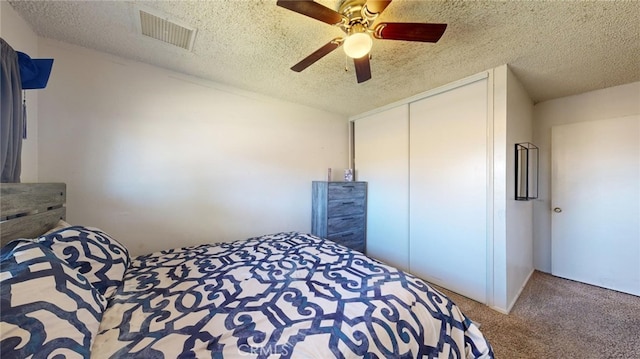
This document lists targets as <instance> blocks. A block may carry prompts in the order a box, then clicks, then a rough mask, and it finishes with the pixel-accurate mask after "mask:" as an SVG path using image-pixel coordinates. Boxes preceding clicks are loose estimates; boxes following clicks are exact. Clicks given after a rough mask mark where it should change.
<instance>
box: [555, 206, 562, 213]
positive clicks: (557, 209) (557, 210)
mask: <svg viewBox="0 0 640 359" xmlns="http://www.w3.org/2000/svg"><path fill="white" fill-rule="evenodd" d="M553 211H554V212H556V213H560V212H562V208H560V207H556V208H554V209H553Z"/></svg>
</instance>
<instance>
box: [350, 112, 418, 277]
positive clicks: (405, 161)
mask: <svg viewBox="0 0 640 359" xmlns="http://www.w3.org/2000/svg"><path fill="white" fill-rule="evenodd" d="M354 144H355V146H354V148H355V154H354V159H355V167H356V175H357V176H358V180H359V181H366V182H367V187H368V191H367V255H368V256H370V257H373V258H376V259H379V260H381V261H383V262H385V263H388V264H391V265H393V266H395V267H398V268H400V269H403V270H408V269H409V105H402V106H398V107H394V108H391V109H389V110H386V111H382V112H378V113H376V114H373V115H370V116H367V117H365V118H361V119H358V120H356V121H355V123H354Z"/></svg>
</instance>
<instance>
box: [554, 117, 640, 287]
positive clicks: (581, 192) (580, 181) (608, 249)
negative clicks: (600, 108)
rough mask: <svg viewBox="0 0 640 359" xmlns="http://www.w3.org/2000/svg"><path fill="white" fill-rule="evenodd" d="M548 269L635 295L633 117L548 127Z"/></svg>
mask: <svg viewBox="0 0 640 359" xmlns="http://www.w3.org/2000/svg"><path fill="white" fill-rule="evenodd" d="M551 138H552V140H551V141H552V196H551V198H552V201H551V202H552V203H551V206H552V207H551V209H552V214H551V217H552V221H551V224H552V236H551V243H552V244H551V251H552V252H551V258H552V259H551V262H552V263H551V264H552V267H551V271H552V273H553V274H554V275H556V276H560V277H564V278H568V279H573V280H577V281H580V282H584V283H589V284H593V285H597V286H601V287H605V288H610V289H614V290H618V291H621V292H626V293H631V294H635V295H640V116H631V117H624V118H617V119H607V120H599V121H590V122H580V123H574V124H568V125H562V126H555V127H553V128H552V130H551Z"/></svg>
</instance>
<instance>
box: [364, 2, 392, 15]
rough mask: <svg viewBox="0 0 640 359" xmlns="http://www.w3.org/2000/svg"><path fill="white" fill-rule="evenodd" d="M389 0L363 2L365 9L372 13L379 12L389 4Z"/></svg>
mask: <svg viewBox="0 0 640 359" xmlns="http://www.w3.org/2000/svg"><path fill="white" fill-rule="evenodd" d="M389 3H391V0H369V1H367V3H366V4H365V7H366V8H367V11H368V12H370V13H372V14H380V13H381V12H383V11H384V9H386V8H387V6H389Z"/></svg>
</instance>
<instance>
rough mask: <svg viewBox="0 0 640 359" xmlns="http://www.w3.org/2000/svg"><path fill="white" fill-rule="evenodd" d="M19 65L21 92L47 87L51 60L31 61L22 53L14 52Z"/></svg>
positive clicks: (51, 65) (51, 64)
mask: <svg viewBox="0 0 640 359" xmlns="http://www.w3.org/2000/svg"><path fill="white" fill-rule="evenodd" d="M16 53H17V54H18V64H19V65H20V79H21V83H22V89H23V90H37V89H43V88H45V87H47V82H48V81H49V76H50V75H51V68H52V67H53V59H32V58H31V57H29V55H27V54H25V53H24V52H20V51H16Z"/></svg>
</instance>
